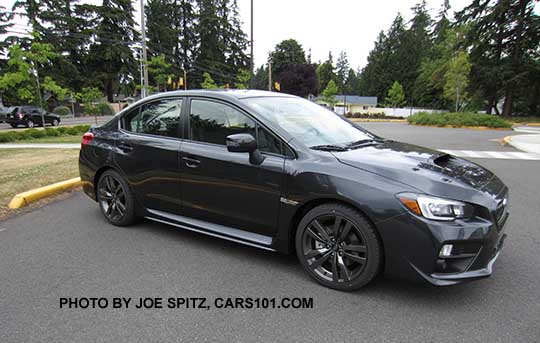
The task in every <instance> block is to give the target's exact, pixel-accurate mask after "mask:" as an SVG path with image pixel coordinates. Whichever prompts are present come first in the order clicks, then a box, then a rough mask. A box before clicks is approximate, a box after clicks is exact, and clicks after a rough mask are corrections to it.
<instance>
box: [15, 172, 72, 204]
mask: <svg viewBox="0 0 540 343" xmlns="http://www.w3.org/2000/svg"><path fill="white" fill-rule="evenodd" d="M80 184H81V178H80V177H76V178H73V179H69V180H66V181H62V182H57V183H53V184H52V185H47V186H43V187H39V188H36V189H32V190H29V191H27V192H24V193H19V194H17V195H15V196H14V197H13V199H11V201H10V202H9V205H8V207H9V208H12V209H15V208H21V207H23V206H26V205H28V204H30V203H32V202H34V201H38V200H39V199H43V198H45V197H48V196H50V195H53V194H56V193H60V192H62V191H65V190H67V189H70V188H73V187H77V186H79V185H80Z"/></svg>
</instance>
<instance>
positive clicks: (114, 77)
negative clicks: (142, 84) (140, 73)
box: [89, 0, 138, 102]
mask: <svg viewBox="0 0 540 343" xmlns="http://www.w3.org/2000/svg"><path fill="white" fill-rule="evenodd" d="M94 10H95V12H96V14H97V16H98V18H99V21H98V23H97V33H96V37H95V43H94V44H92V46H91V47H90V54H89V67H90V68H91V70H92V71H93V73H94V75H92V76H93V77H95V78H97V79H98V80H99V81H100V82H101V87H102V89H103V91H104V93H105V94H106V95H107V100H108V101H109V102H112V101H113V98H114V94H115V93H116V92H118V91H119V89H120V88H121V86H122V85H124V86H125V85H126V84H128V83H133V75H135V74H136V73H137V63H136V61H135V58H134V57H133V51H132V50H131V48H130V46H131V45H132V44H133V42H134V40H136V39H138V35H137V33H136V31H135V29H134V26H135V21H134V19H133V6H132V4H131V1H130V0H103V4H102V5H101V6H95V7H94Z"/></svg>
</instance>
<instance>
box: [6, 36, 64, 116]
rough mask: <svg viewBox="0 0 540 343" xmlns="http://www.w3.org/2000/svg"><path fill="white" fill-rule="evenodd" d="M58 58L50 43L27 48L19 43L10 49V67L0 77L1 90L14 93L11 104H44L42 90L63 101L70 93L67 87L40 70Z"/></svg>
mask: <svg viewBox="0 0 540 343" xmlns="http://www.w3.org/2000/svg"><path fill="white" fill-rule="evenodd" d="M56 57H57V54H56V53H55V52H54V51H53V47H52V46H51V45H50V44H46V43H39V42H37V41H34V42H32V45H31V46H30V47H29V48H28V49H26V50H24V49H23V48H22V47H21V46H20V45H17V44H16V45H13V46H11V47H10V49H9V60H8V62H7V65H8V68H7V69H8V70H7V71H6V72H5V73H4V74H3V75H2V76H0V90H3V91H4V92H5V93H6V92H7V93H8V99H9V94H10V93H9V92H14V93H11V98H10V99H9V100H10V102H12V103H17V102H22V103H32V104H35V105H37V106H43V105H44V104H43V92H44V91H48V92H50V93H51V94H53V95H55V96H56V97H57V98H58V99H60V100H63V99H64V98H65V96H66V94H67V93H68V90H67V89H66V88H63V87H61V86H59V85H58V84H57V83H56V81H55V80H53V79H52V78H51V77H50V76H45V77H43V76H41V75H40V70H42V69H43V67H44V66H45V65H47V64H50V63H51V61H52V60H53V59H54V58H56Z"/></svg>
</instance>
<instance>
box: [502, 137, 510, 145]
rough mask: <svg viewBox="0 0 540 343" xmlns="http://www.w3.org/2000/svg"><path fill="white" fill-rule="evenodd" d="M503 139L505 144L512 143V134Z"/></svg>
mask: <svg viewBox="0 0 540 343" xmlns="http://www.w3.org/2000/svg"><path fill="white" fill-rule="evenodd" d="M502 140H503V142H504V144H506V145H512V143H510V141H511V140H512V136H506V137H504V138H503V139H502Z"/></svg>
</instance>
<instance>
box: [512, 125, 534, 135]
mask: <svg viewBox="0 0 540 343" xmlns="http://www.w3.org/2000/svg"><path fill="white" fill-rule="evenodd" d="M512 130H514V131H516V132H522V133H538V134H540V127H539V126H516V127H513V128H512Z"/></svg>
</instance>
